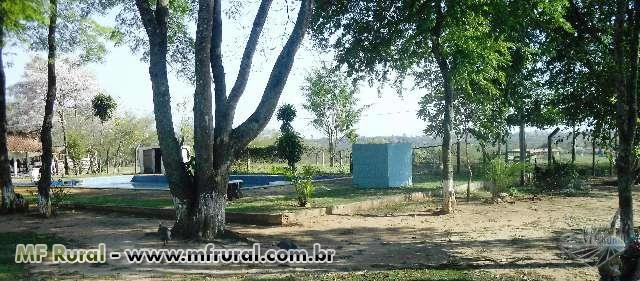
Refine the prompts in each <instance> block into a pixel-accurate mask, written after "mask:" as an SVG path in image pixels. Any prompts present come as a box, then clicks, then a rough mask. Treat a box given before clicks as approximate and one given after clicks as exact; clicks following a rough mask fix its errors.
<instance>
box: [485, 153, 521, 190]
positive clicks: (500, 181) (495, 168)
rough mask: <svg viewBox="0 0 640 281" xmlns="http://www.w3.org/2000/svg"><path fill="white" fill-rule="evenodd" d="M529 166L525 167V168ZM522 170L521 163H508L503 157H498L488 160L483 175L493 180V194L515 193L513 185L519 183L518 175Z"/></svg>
mask: <svg viewBox="0 0 640 281" xmlns="http://www.w3.org/2000/svg"><path fill="white" fill-rule="evenodd" d="M526 169H527V167H525V170H526ZM521 170H522V165H521V164H520V163H507V162H505V161H504V160H503V159H502V158H501V157H496V158H494V159H492V160H491V161H489V162H487V164H486V165H485V167H484V173H483V177H484V179H485V180H486V181H489V182H491V184H492V185H493V186H492V188H491V190H490V191H491V195H493V196H496V195H498V194H500V193H503V192H504V193H513V192H514V191H513V189H512V187H515V186H516V185H517V183H518V176H519V175H520V171H521Z"/></svg>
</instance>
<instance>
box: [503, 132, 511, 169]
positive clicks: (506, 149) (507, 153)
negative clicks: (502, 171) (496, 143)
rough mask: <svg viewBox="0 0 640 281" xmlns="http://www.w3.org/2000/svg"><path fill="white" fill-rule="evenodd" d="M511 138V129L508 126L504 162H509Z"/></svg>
mask: <svg viewBox="0 0 640 281" xmlns="http://www.w3.org/2000/svg"><path fill="white" fill-rule="evenodd" d="M509 140H511V131H510V129H509V128H507V136H506V137H505V140H504V162H505V163H507V162H509Z"/></svg>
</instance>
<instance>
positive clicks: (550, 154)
mask: <svg viewBox="0 0 640 281" xmlns="http://www.w3.org/2000/svg"><path fill="white" fill-rule="evenodd" d="M558 132H560V128H559V127H556V128H555V129H554V130H553V132H551V134H549V136H548V137H547V167H550V166H551V163H553V136H555V135H556V134H557V133H558Z"/></svg>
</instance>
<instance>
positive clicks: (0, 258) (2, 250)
mask: <svg viewBox="0 0 640 281" xmlns="http://www.w3.org/2000/svg"><path fill="white" fill-rule="evenodd" d="M0 241H2V243H0V280H3V281H4V280H7V281H9V280H22V279H24V278H25V277H26V272H27V271H26V270H25V268H24V265H23V264H17V263H15V252H16V244H19V243H20V244H47V245H48V247H49V249H51V246H52V245H53V244H65V245H67V246H69V245H73V244H74V243H73V242H72V241H70V240H67V239H64V238H61V237H58V236H55V235H50V234H39V233H34V232H0Z"/></svg>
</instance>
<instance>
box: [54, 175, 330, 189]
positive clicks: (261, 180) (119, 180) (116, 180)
mask: <svg viewBox="0 0 640 281" xmlns="http://www.w3.org/2000/svg"><path fill="white" fill-rule="evenodd" d="M334 178H336V177H334V176H317V177H314V180H328V179H334ZM229 180H230V181H232V180H242V182H243V183H242V187H243V188H252V187H259V186H268V185H269V184H270V183H272V182H278V181H286V178H285V177H284V176H280V175H231V176H229ZM56 184H57V183H54V185H56ZM62 184H63V185H65V186H76V187H86V188H136V189H169V183H168V182H167V178H166V177H165V176H164V175H124V176H106V177H92V178H83V179H78V180H66V181H65V182H64V183H62Z"/></svg>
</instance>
